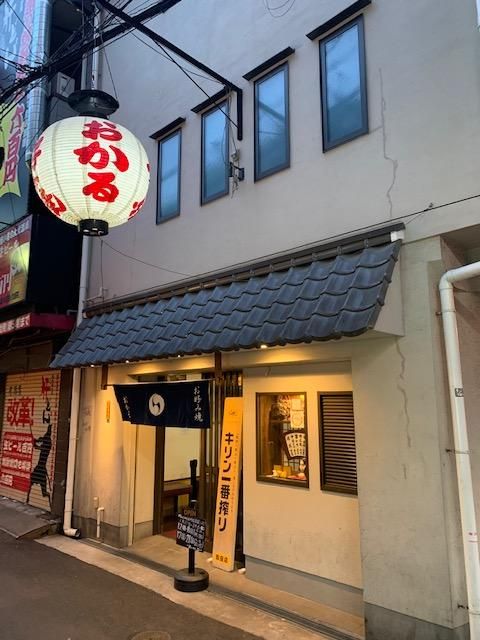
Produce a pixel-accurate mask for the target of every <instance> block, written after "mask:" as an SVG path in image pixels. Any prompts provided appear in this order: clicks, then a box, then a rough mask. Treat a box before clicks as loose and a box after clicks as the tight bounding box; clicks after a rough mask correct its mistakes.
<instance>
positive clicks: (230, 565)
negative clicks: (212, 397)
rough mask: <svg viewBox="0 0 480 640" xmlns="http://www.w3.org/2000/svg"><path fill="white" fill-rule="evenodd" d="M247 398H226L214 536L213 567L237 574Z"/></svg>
mask: <svg viewBox="0 0 480 640" xmlns="http://www.w3.org/2000/svg"><path fill="white" fill-rule="evenodd" d="M242 423H243V399H242V398H225V406H224V413H223V426H222V441H221V448H220V468H219V470H218V490H217V502H216V511H215V529H214V534H213V551H212V557H213V565H214V566H215V567H219V568H220V569H224V570H225V571H233V569H234V564H235V538H236V533H237V515H238V499H239V493H240V475H241V470H242Z"/></svg>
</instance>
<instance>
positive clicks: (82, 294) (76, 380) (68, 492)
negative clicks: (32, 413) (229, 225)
mask: <svg viewBox="0 0 480 640" xmlns="http://www.w3.org/2000/svg"><path fill="white" fill-rule="evenodd" d="M100 17H101V16H100V11H98V12H97V14H96V16H95V20H94V31H96V29H97V28H98V26H99V24H100ZM99 55H100V54H99V50H98V48H97V49H95V50H94V52H93V54H92V77H91V79H90V78H83V80H82V85H84V88H92V89H96V88H98V78H97V75H98V61H99ZM83 68H84V69H85V68H88V60H87V58H84V60H83ZM82 71H83V69H82ZM90 250H91V239H90V238H89V237H88V236H84V237H83V240H82V262H81V265H80V285H79V289H78V310H77V327H78V325H79V324H80V323H81V321H82V319H83V309H84V306H85V300H86V299H87V290H88V276H89V268H90ZM81 383H82V370H81V369H79V368H77V369H74V371H73V380H72V401H71V406H70V436H69V446H68V461H67V479H66V486H65V510H64V514H63V533H64V534H65V535H66V536H70V537H74V538H80V536H81V531H80V529H74V528H73V527H72V515H73V488H74V484H75V467H76V459H77V440H78V422H79V414H80V390H81Z"/></svg>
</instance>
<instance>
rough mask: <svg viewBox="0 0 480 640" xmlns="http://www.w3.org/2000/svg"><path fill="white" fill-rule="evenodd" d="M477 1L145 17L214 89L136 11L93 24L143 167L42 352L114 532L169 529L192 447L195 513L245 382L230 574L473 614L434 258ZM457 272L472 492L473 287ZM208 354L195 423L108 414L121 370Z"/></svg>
mask: <svg viewBox="0 0 480 640" xmlns="http://www.w3.org/2000/svg"><path fill="white" fill-rule="evenodd" d="M277 6H278V5H277ZM129 11H130V12H131V13H132V14H133V13H134V12H135V4H133V5H132V6H131V7H129ZM476 20H477V18H476V14H475V3H473V2H465V3H460V4H457V5H455V6H453V4H452V3H449V2H447V1H446V0H442V1H441V2H433V0H421V1H420V2H417V3H415V4H414V5H410V4H408V6H407V4H406V3H398V2H395V1H394V0H381V1H380V0H379V1H373V2H369V1H367V0H365V1H363V0H359V1H358V2H355V3H353V4H348V2H345V1H344V0H329V1H327V2H322V3H318V2H315V1H313V0H312V1H308V2H295V1H294V0H292V2H290V3H289V4H288V5H282V7H281V8H278V9H275V5H274V4H273V3H272V2H269V1H268V0H267V2H266V3H260V2H255V1H254V0H247V1H245V2H243V3H242V8H241V11H239V10H238V7H237V6H236V5H235V7H234V6H233V5H232V6H230V4H226V3H221V2H218V1H212V2H208V3H205V2H204V3H201V6H200V4H199V3H196V2H195V0H182V1H181V2H178V3H176V4H175V5H174V6H173V7H172V8H170V9H169V10H168V11H167V12H166V13H164V14H163V15H161V16H158V17H157V18H155V19H153V20H151V21H149V23H148V26H149V28H150V29H151V30H153V31H155V32H157V33H159V34H161V35H162V36H163V37H164V38H166V39H168V40H170V41H172V42H174V43H175V44H176V45H177V46H178V47H180V48H182V49H183V50H186V51H188V53H189V54H190V55H192V56H194V57H195V58H196V59H197V60H200V61H201V62H203V63H204V64H206V65H208V67H210V68H211V69H213V70H215V72H216V73H217V74H220V75H221V76H223V78H226V79H227V80H228V81H229V82H230V83H231V85H229V86H227V87H226V88H225V87H224V86H222V83H220V84H219V83H218V82H214V81H213V80H212V79H211V78H210V79H208V78H207V77H205V75H206V74H205V72H204V71H200V72H199V70H198V69H196V68H193V67H192V66H191V65H189V64H188V63H186V62H185V61H183V60H181V59H179V58H176V57H175V56H174V57H175V59H176V60H177V62H178V64H179V65H180V66H181V67H182V69H179V68H178V65H175V64H172V61H171V60H170V59H168V54H166V53H165V50H163V49H161V48H159V47H158V46H157V45H156V44H155V43H154V42H153V41H152V40H149V39H148V36H147V35H145V34H144V33H141V32H140V31H138V30H137V31H136V32H132V33H130V34H129V35H127V36H125V38H123V39H121V40H119V41H118V42H115V43H113V44H111V45H109V46H108V49H107V55H108V62H109V65H107V64H106V61H105V59H103V64H102V66H101V71H102V76H101V88H102V89H104V90H106V91H109V92H113V91H115V92H116V93H117V94H118V98H119V101H120V104H121V107H120V109H119V111H118V113H117V114H116V115H115V119H116V121H118V122H119V123H120V124H125V125H126V126H127V127H128V128H129V129H130V130H132V131H133V132H134V133H135V135H136V136H138V137H139V139H140V140H141V141H142V143H143V144H144V146H145V148H146V150H147V153H148V155H149V157H150V161H151V175H152V185H151V189H150V193H149V196H148V198H147V201H146V203H145V205H144V208H143V210H142V212H141V214H140V215H139V216H137V217H136V218H135V219H134V220H132V221H131V222H130V223H129V224H127V225H126V226H124V227H122V228H117V229H115V230H113V231H112V233H111V234H110V235H109V236H108V237H107V239H105V240H99V241H94V242H93V243H92V263H91V269H90V274H91V275H90V284H89V292H88V298H89V300H90V302H89V304H88V305H87V309H86V316H87V317H86V319H85V320H84V321H83V322H82V324H81V325H80V327H79V329H78V330H77V332H76V333H75V334H74V335H73V337H72V339H71V340H70V342H69V343H68V344H67V346H66V347H65V348H63V349H62V350H61V351H60V354H59V356H58V357H57V358H56V359H55V360H54V366H57V367H62V368H63V367H65V368H71V367H82V368H83V374H82V375H83V386H82V397H81V405H80V413H79V439H78V452H77V454H78V455H77V464H76V483H75V497H74V513H75V522H76V526H80V527H81V528H82V530H83V532H84V533H86V534H87V535H92V536H93V535H94V531H95V524H96V515H97V513H96V509H97V508H98V507H99V506H101V507H103V508H104V525H103V535H104V537H105V540H106V541H108V542H110V543H112V544H115V545H117V546H126V545H129V544H132V543H134V542H135V541H136V540H138V539H140V538H142V537H144V536H148V535H152V533H159V532H162V531H164V530H165V528H166V516H165V508H166V507H165V502H166V497H165V495H166V490H168V489H169V487H170V489H171V491H174V489H175V487H174V486H173V485H174V484H175V483H177V484H178V483H179V482H180V483H181V481H182V480H184V479H185V478H188V461H189V459H191V458H198V459H199V460H200V477H201V481H202V487H203V488H202V491H203V494H202V495H201V506H202V509H203V510H204V513H205V514H206V515H207V516H208V517H209V518H210V524H212V523H213V522H214V521H215V519H216V517H217V515H218V514H217V513H216V512H215V506H214V502H213V500H214V498H212V495H213V496H214V495H215V493H214V489H215V486H216V480H217V478H218V434H219V422H220V418H221V399H222V397H223V395H225V394H226V395H229V394H231V395H240V394H241V395H242V396H243V399H244V425H243V438H244V445H243V505H242V506H243V514H242V521H241V525H240V527H239V532H238V534H239V535H238V536H237V540H240V543H239V544H240V547H241V548H240V549H239V558H242V557H243V556H244V560H245V566H246V570H247V575H248V576H249V577H251V578H253V579H255V580H258V581H261V582H267V583H268V584H271V585H273V586H277V587H278V588H280V589H283V590H285V591H290V592H292V593H296V594H299V595H303V596H305V597H309V598H311V599H313V600H317V601H319V602H323V603H326V604H328V605H330V606H333V607H336V608H339V609H344V610H346V611H350V612H353V613H356V614H362V615H364V616H365V619H366V622H367V626H366V629H367V637H368V638H370V639H372V640H373V639H374V638H375V639H377V638H378V639H380V638H381V639H382V640H383V639H385V638H392V639H395V640H397V639H398V640H400V639H401V640H403V639H406V638H411V637H418V638H432V639H433V638H442V639H453V638H466V637H468V624H467V623H468V615H467V611H466V606H467V596H466V589H465V570H464V561H463V550H462V535H461V527H460V515H459V501H458V489H457V480H456V470H455V459H454V455H453V449H454V445H453V436H452V427H451V419H450V405H449V398H448V385H447V374H446V366H445V356H444V348H443V339H442V317H441V313H440V303H439V297H438V282H439V280H440V277H441V275H442V274H443V273H444V272H445V271H446V270H447V269H449V268H451V267H455V266H458V265H460V264H465V263H468V262H472V261H474V260H476V259H478V249H479V247H480V227H479V219H478V202H479V200H478V198H479V194H478V180H477V169H476V167H477V165H478V150H479V142H480V130H479V127H478V119H479V107H480V92H479V84H478V77H479V61H480V40H479V35H478V32H477V28H476ZM109 69H110V70H109ZM198 73H200V75H201V76H202V77H199V76H198ZM187 74H188V75H190V79H189V78H187V77H186V75H187ZM192 79H193V80H194V81H195V82H192ZM197 85H200V86H201V87H202V89H203V91H201V90H200V89H199V87H198V86H197ZM232 86H233V87H234V88H233V89H232ZM238 89H241V94H240V92H239V91H238ZM239 95H241V96H242V98H243V105H241V109H240V103H239V100H238V96H239ZM242 127H243V131H242ZM455 295H456V298H457V310H458V322H459V339H460V345H461V350H462V354H461V357H462V367H463V373H464V393H465V399H466V408H467V419H468V424H469V437H470V449H471V452H472V456H471V458H472V471H473V478H474V487H475V500H476V505H477V512H478V510H479V506H480V505H479V501H480V491H479V489H478V487H479V486H480V478H479V473H480V465H479V464H478V449H479V445H480V442H479V435H478V430H476V429H475V416H476V415H477V409H478V403H479V401H480V398H479V394H478V385H477V372H478V362H479V355H478V354H479V350H478V346H479V329H480V327H479V323H478V313H477V311H478V295H477V293H476V287H475V285H474V283H473V284H472V283H465V286H462V287H461V289H460V290H459V291H458V292H457V293H456V294H455ZM200 378H203V379H210V380H212V382H211V393H212V406H214V407H215V411H214V414H213V421H212V429H211V430H210V431H209V433H205V432H202V433H200V432H198V431H193V430H178V429H154V428H152V427H146V426H142V425H137V426H135V425H131V424H130V423H126V422H122V419H121V414H120V410H119V408H118V406H117V403H116V400H115V395H114V390H113V387H112V385H114V384H120V383H122V384H124V383H131V384H136V383H142V382H151V381H178V380H197V379H200ZM222 394H223V395H222ZM169 483H170V484H169ZM159 486H160V487H161V488H162V489H163V491H162V490H160V489H159ZM175 486H177V485H175ZM172 495H173V494H172ZM180 500H182V498H181V497H180ZM177 506H178V503H177Z"/></svg>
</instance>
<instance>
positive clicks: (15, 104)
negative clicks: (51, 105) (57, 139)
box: [0, 0, 38, 224]
mask: <svg viewBox="0 0 480 640" xmlns="http://www.w3.org/2000/svg"><path fill="white" fill-rule="evenodd" d="M34 13H35V0H9V2H4V3H3V4H2V3H0V24H1V25H2V28H1V30H0V53H1V58H0V89H4V88H6V87H8V86H10V85H11V84H12V83H13V82H15V81H16V80H19V79H20V78H23V77H24V76H25V75H26V73H27V65H29V64H30V63H31V60H30V56H31V51H32V38H33V36H32V34H34V30H35V26H36V25H35V24H34ZM28 117H30V118H31V115H30V116H28ZM26 121H27V97H26V96H25V95H24V94H20V95H17V96H16V97H15V98H13V99H12V100H10V101H9V102H8V103H6V104H0V220H1V221H2V222H5V223H6V224H13V223H14V222H15V221H16V220H18V219H19V218H21V217H23V216H24V215H25V214H26V213H27V207H28V189H29V184H30V179H29V172H28V167H27V164H26V162H25V150H26V147H27V145H30V144H31V142H32V141H31V140H26V139H25V124H26ZM36 128H38V127H36Z"/></svg>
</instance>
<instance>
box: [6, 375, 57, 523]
mask: <svg viewBox="0 0 480 640" xmlns="http://www.w3.org/2000/svg"><path fill="white" fill-rule="evenodd" d="M60 379H61V376H60V372H59V371H34V372H30V373H23V374H12V375H8V376H7V378H6V384H5V407H4V410H3V429H4V431H3V433H2V439H1V444H0V495H3V496H7V497H9V498H13V499H15V500H19V501H20V502H24V503H27V504H31V505H33V506H35V507H39V508H40V509H45V510H48V511H50V510H51V501H52V494H53V490H54V475H55V474H54V469H55V454H56V442H57V425H58V410H59V400H60Z"/></svg>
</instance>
